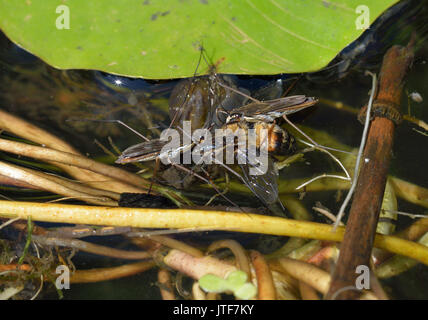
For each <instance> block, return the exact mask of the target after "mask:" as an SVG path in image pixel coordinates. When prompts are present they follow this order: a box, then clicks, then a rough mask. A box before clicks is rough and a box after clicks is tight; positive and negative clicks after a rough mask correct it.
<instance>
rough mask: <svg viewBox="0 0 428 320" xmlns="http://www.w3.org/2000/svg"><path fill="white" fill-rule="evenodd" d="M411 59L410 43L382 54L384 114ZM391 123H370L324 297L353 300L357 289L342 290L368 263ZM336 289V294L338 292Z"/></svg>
mask: <svg viewBox="0 0 428 320" xmlns="http://www.w3.org/2000/svg"><path fill="white" fill-rule="evenodd" d="M412 61H413V46H412V45H411V44H410V45H409V46H408V47H405V48H404V47H400V46H394V47H392V48H391V49H389V50H388V52H387V53H386V54H385V57H384V60H383V63H382V67H381V72H380V77H379V90H378V94H377V96H376V99H375V104H376V103H378V105H381V106H386V107H384V108H387V109H386V110H387V111H384V112H385V114H390V113H392V112H393V110H395V111H396V112H398V110H396V109H395V106H399V105H400V100H401V95H402V89H403V85H404V78H405V76H406V74H407V71H408V69H409V67H410V65H411V63H412ZM394 129H395V124H394V122H393V119H392V118H385V117H380V116H377V117H375V118H374V120H373V121H372V123H371V126H370V129H369V134H368V139H367V143H366V147H365V150H364V155H363V157H364V159H366V160H365V161H364V163H363V164H362V167H361V170H360V174H359V178H358V183H357V186H356V190H355V195H354V198H353V201H352V206H351V209H350V213H349V218H348V221H347V225H346V231H345V237H344V241H343V242H342V244H341V246H340V254H339V259H338V262H337V266H336V268H335V270H334V273H333V277H332V282H331V286H330V289H329V291H328V294H327V296H326V298H327V299H333V297H335V298H337V299H356V298H358V296H359V295H360V293H361V292H360V291H356V290H344V288H349V287H353V286H355V284H356V279H357V277H358V276H359V274H358V273H356V270H357V267H358V266H360V265H365V266H369V265H370V256H371V252H372V247H373V240H374V237H375V234H376V226H377V222H378V218H379V213H380V209H381V204H382V198H383V194H384V190H385V185H386V178H387V174H388V169H389V163H390V159H391V150H392V145H393V140H394V139H393V138H394ZM339 292H340V293H339Z"/></svg>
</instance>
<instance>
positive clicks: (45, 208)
mask: <svg viewBox="0 0 428 320" xmlns="http://www.w3.org/2000/svg"><path fill="white" fill-rule="evenodd" d="M29 216H30V217H31V218H32V220H33V221H46V222H60V223H71V224H88V225H103V226H130V227H136V228H177V229H178V228H194V229H195V231H196V230H197V228H211V229H212V230H228V231H236V232H248V233H261V234H272V235H280V236H289V237H299V238H307V239H319V240H328V241H335V242H340V241H342V238H343V234H344V229H343V228H341V227H339V228H338V229H337V231H336V232H332V226H331V225H327V224H322V223H315V222H309V221H296V220H291V219H285V218H280V217H269V216H263V215H258V214H251V213H239V212H227V211H210V210H190V209H151V208H150V209H149V208H144V209H140V208H117V207H116V208H113V207H98V206H77V205H64V204H47V203H36V202H22V201H19V202H14V201H3V200H0V217H5V218H15V217H21V218H22V219H27V218H28V217H29ZM374 246H376V247H378V248H380V249H385V250H389V251H391V252H393V253H396V254H401V255H405V256H407V257H410V258H413V259H416V260H418V261H420V262H422V263H424V264H426V265H428V247H425V246H423V245H420V244H418V243H414V242H411V241H407V240H404V239H400V238H397V237H393V236H384V235H378V234H377V235H376V237H375V240H374Z"/></svg>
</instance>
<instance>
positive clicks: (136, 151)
mask: <svg viewBox="0 0 428 320" xmlns="http://www.w3.org/2000/svg"><path fill="white" fill-rule="evenodd" d="M167 143H168V141H161V140H160V139H153V140H150V141H145V142H142V143H139V144H136V145H133V146H131V147H129V148H128V149H126V150H125V151H123V152H122V154H121V155H120V156H119V158H118V159H117V160H116V163H121V164H123V163H129V162H138V161H149V160H154V159H155V158H156V157H157V156H158V155H159V154H160V152H161V150H162V148H163V147H164V146H165V145H166V144H167Z"/></svg>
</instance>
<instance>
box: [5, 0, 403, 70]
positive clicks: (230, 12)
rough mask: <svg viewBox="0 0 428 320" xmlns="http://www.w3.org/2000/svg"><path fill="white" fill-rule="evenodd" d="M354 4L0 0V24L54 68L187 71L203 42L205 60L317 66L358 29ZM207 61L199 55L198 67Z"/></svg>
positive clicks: (383, 5) (373, 5)
mask: <svg viewBox="0 0 428 320" xmlns="http://www.w3.org/2000/svg"><path fill="white" fill-rule="evenodd" d="M396 2H398V0H376V1H370V2H369V1H367V2H366V6H367V8H368V9H369V11H368V13H369V17H368V18H369V19H367V20H369V21H370V23H372V22H373V21H374V20H375V19H376V18H377V17H378V16H379V15H380V14H381V13H382V12H383V11H384V10H386V9H387V8H388V7H389V6H391V5H393V4H394V3H396ZM60 5H61V6H62V7H58V6H60ZM360 5H361V0H245V1H244V0H233V1H232V0H228V1H227V0H216V1H214V0H121V1H117V0H92V1H87V0H63V1H58V0H13V1H11V0H0V28H1V29H2V30H3V31H4V32H5V33H6V35H7V36H8V37H9V38H10V39H12V41H14V42H15V43H17V44H18V45H20V46H22V47H24V48H25V49H26V50H28V51H30V52H31V53H33V54H35V55H37V56H38V57H40V58H41V59H43V60H44V61H46V62H47V63H49V64H51V65H53V66H55V67H57V68H61V69H96V70H101V71H105V72H109V73H115V74H120V75H126V76H131V77H143V78H148V79H170V78H179V77H189V76H193V74H194V72H195V68H196V65H197V63H198V60H199V57H200V50H199V47H200V45H202V46H203V47H204V49H205V50H206V52H207V55H208V56H209V58H210V59H209V60H211V61H212V62H213V63H215V62H217V61H222V62H221V63H220V64H219V66H218V69H219V70H218V71H219V72H222V73H233V74H278V73H294V72H308V71H316V70H319V69H320V68H322V67H324V66H325V65H327V64H328V62H329V61H331V60H332V59H333V58H334V57H335V56H336V54H337V53H338V52H340V50H341V49H343V48H344V47H345V46H346V45H348V44H349V43H350V42H352V41H353V40H355V39H356V38H357V37H358V36H359V35H361V33H362V32H363V31H364V30H363V29H357V27H356V22H357V19H360V20H358V21H360V22H361V21H362V20H361V18H359V17H360V16H361V15H362V13H357V12H356V8H357V7H358V6H360ZM64 8H65V9H66V10H65V11H64ZM57 11H58V12H57ZM67 12H69V29H68V28H67V23H66V22H67V19H66V16H67ZM64 18H65V19H64ZM57 22H58V23H57ZM58 27H59V28H58ZM207 71H208V67H207V66H206V64H205V63H202V65H201V67H200V68H199V73H206V72H207Z"/></svg>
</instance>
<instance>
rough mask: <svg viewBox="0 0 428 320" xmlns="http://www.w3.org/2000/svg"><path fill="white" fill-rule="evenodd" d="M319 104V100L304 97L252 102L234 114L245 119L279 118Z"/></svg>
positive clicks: (234, 111)
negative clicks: (259, 117)
mask: <svg viewBox="0 0 428 320" xmlns="http://www.w3.org/2000/svg"><path fill="white" fill-rule="evenodd" d="M317 102H318V100H317V99H315V98H312V97H306V96H304V95H298V96H290V97H284V98H279V99H274V100H267V101H263V102H252V103H249V104H247V105H245V106H243V107H240V108H237V109H234V110H233V113H234V114H240V115H242V116H245V117H257V116H258V115H261V116H264V115H272V116H274V117H279V116H282V115H287V114H291V113H295V112H298V111H300V110H303V109H305V108H307V107H310V106H313V105H314V104H316V103H317ZM277 115H278V116H277Z"/></svg>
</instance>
